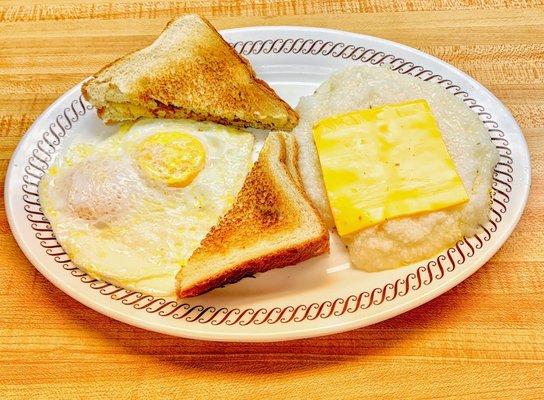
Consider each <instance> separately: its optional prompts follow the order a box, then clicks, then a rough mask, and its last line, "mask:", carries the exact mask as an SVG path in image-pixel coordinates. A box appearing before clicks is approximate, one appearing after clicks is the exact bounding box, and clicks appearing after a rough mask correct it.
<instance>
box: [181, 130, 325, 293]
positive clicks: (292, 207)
mask: <svg viewBox="0 0 544 400" xmlns="http://www.w3.org/2000/svg"><path fill="white" fill-rule="evenodd" d="M282 135H284V134H276V133H272V134H270V135H269V138H268V139H267V142H268V141H269V140H275V141H277V142H278V143H277V145H278V148H276V149H271V147H272V146H267V144H268V143H267V144H265V148H264V149H263V150H262V152H261V155H260V156H259V160H258V161H257V162H256V163H255V165H254V166H253V169H252V170H251V172H250V173H249V175H248V177H247V178H246V181H245V182H244V185H243V187H242V189H241V191H240V193H239V195H238V197H237V199H236V201H235V204H234V206H233V207H232V208H231V209H230V210H229V211H228V212H227V214H226V215H225V216H224V217H223V218H222V219H221V220H220V222H219V223H218V224H217V225H216V226H215V227H214V228H212V229H211V230H210V232H209V233H208V235H207V236H206V237H205V238H204V240H203V241H202V243H201V245H200V247H199V248H198V249H197V250H195V252H194V253H193V255H192V256H191V258H190V259H189V261H188V264H187V266H185V267H182V268H181V270H180V272H179V273H178V275H177V281H178V291H177V294H178V296H179V297H191V296H196V295H199V294H202V293H204V292H207V291H209V290H212V289H214V288H216V287H218V286H221V285H225V284H228V283H234V282H236V281H238V280H240V279H242V278H244V277H246V276H250V275H253V274H255V273H258V272H264V271H268V270H270V269H274V268H282V267H286V266H289V265H293V264H297V263H299V262H302V261H304V260H307V259H309V258H312V257H314V256H317V255H319V254H323V253H325V252H328V251H329V233H328V231H327V229H326V228H325V226H324V225H323V222H322V221H321V219H320V217H319V214H318V213H317V211H316V210H315V208H314V207H313V205H311V203H310V202H309V200H308V199H307V197H306V194H305V193H304V191H303V189H302V187H301V186H300V185H299V184H298V183H297V182H296V181H295V180H294V179H293V177H292V174H293V173H297V172H296V171H294V172H293V171H289V169H288V167H287V165H286V159H287V158H293V159H296V153H295V154H286V144H285V140H284V138H285V136H282ZM287 135H288V134H287ZM290 151H291V152H293V151H296V147H294V148H293V147H290ZM270 158H276V161H277V162H276V163H272V162H270ZM278 164H279V169H281V171H274V170H273V169H274V168H278ZM278 173H280V174H282V177H283V178H284V181H283V182H286V183H284V184H287V185H289V186H290V188H289V190H291V194H292V195H294V196H295V197H296V198H297V201H298V203H296V202H294V201H293V199H292V198H291V197H289V196H288V195H286V193H285V188H284V187H283V186H282V184H281V182H278V181H277V178H275V177H274V176H275V174H278ZM297 174H298V173H297ZM308 220H312V221H311V222H310V224H311V227H310V228H305V229H303V232H300V235H301V236H300V237H298V236H297V237H296V240H291V241H289V240H288V239H286V238H288V236H289V235H290V234H293V233H294V232H295V233H296V232H298V231H299V230H301V229H302V228H301V226H304V224H305V223H308ZM310 230H311V231H310ZM262 238H267V240H269V241H270V242H271V243H273V248H274V250H273V251H265V250H264V249H263V250H262V251H260V252H257V253H258V254H256V255H254V256H252V257H249V256H246V259H243V258H242V259H241V260H239V261H238V260H236V261H233V262H229V261H224V262H226V263H228V264H230V265H228V268H226V269H223V270H222V271H221V272H220V273H217V274H212V275H211V276H206V277H205V278H204V279H200V280H198V281H197V282H193V283H191V284H188V285H185V284H184V274H185V268H195V267H198V266H202V265H206V263H209V262H210V260H219V262H223V260H227V259H228V258H229V257H230V256H231V255H232V254H233V252H244V251H246V250H247V249H250V250H251V249H253V248H255V246H257V245H258V244H259V242H260V241H262Z"/></svg>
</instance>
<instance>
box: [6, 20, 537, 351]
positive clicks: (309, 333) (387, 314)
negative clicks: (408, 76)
mask: <svg viewBox="0 0 544 400" xmlns="http://www.w3.org/2000/svg"><path fill="white" fill-rule="evenodd" d="M254 30H256V31H261V32H262V31H276V32H277V31H278V30H281V31H282V33H286V34H287V33H288V32H287V31H289V32H294V31H296V32H306V33H308V32H311V33H320V32H321V33H325V34H336V35H338V34H339V35H341V36H345V37H350V38H363V39H365V40H369V41H372V42H376V43H377V44H382V43H386V44H388V45H390V46H394V47H400V48H402V49H404V50H407V51H409V52H412V53H413V52H415V53H417V54H419V55H420V56H423V57H425V58H430V59H431V60H432V62H434V63H438V64H440V65H441V66H443V67H445V68H447V69H450V70H454V71H456V72H457V73H458V74H460V75H462V76H463V78H464V79H467V80H468V81H470V82H471V83H472V84H473V85H474V86H476V87H478V88H479V89H480V90H483V91H484V92H485V94H487V95H488V96H490V97H491V98H492V99H493V100H494V101H495V102H496V103H497V104H499V105H500V106H502V108H503V109H504V111H506V117H507V119H509V120H510V121H511V122H513V124H514V128H515V129H517V131H518V133H520V135H519V138H520V141H519V144H521V147H522V149H521V150H522V151H523V152H524V153H525V154H526V156H527V164H528V168H527V169H525V172H524V174H523V175H521V178H523V182H522V184H523V185H522V188H523V192H522V193H520V196H518V197H520V199H521V202H520V203H519V206H518V208H517V209H516V212H515V214H513V218H512V223H511V224H510V225H509V226H508V227H507V228H506V229H505V231H504V232H503V234H502V236H500V237H496V239H495V241H494V243H493V245H492V246H491V247H490V248H489V249H488V250H487V251H486V252H485V253H483V254H480V255H479V257H478V258H473V259H472V263H473V264H474V265H478V266H477V267H471V268H468V269H467V270H464V271H463V272H462V273H460V274H458V275H456V276H454V277H452V278H450V279H449V280H446V281H444V283H443V284H440V285H438V286H436V287H434V288H431V289H430V290H427V291H425V292H421V293H420V295H418V296H417V297H415V298H414V299H411V300H409V301H407V302H401V303H400V304H397V305H395V306H394V307H392V308H388V309H385V310H381V311H380V312H378V313H376V314H373V315H372V316H371V317H365V316H364V315H363V316H361V317H359V318H356V319H355V320H352V321H344V322H339V323H338V324H326V325H325V326H322V327H318V328H310V329H309V328H303V327H300V329H293V330H290V331H288V332H286V331H278V332H270V333H263V334H261V333H255V332H247V333H245V334H240V333H239V332H233V333H229V332H221V331H213V332H211V331H203V330H199V329H197V327H198V325H192V326H191V329H184V328H183V327H182V326H180V327H178V329H176V332H172V328H171V327H167V326H163V325H157V324H155V323H152V322H150V321H148V320H145V319H144V318H140V317H139V316H136V315H135V314H130V315H129V314H127V313H124V312H120V311H118V310H116V309H114V308H111V307H109V305H108V304H107V303H106V302H104V303H97V302H95V300H94V299H92V298H90V297H88V296H86V295H85V294H83V293H79V292H78V291H77V287H75V286H74V285H70V284H67V283H66V282H63V281H62V280H61V279H60V278H59V279H58V278H57V277H56V276H55V274H53V273H49V269H48V268H46V267H45V266H44V265H41V264H42V263H41V262H40V261H39V259H38V258H37V257H35V255H34V252H33V250H32V249H31V248H30V246H29V245H27V243H26V242H25V241H24V240H23V235H22V234H21V232H20V231H19V230H18V227H17V224H16V223H15V220H14V216H15V214H14V213H15V211H14V207H15V203H16V202H15V201H14V199H12V198H13V197H14V195H15V194H14V193H13V194H11V193H10V191H9V188H10V186H11V184H12V183H11V182H12V179H13V176H14V174H13V170H14V169H15V164H14V158H15V157H14V155H15V154H17V153H19V152H20V151H21V149H22V148H23V147H24V146H25V145H26V144H27V143H28V142H29V141H30V140H31V138H30V136H28V135H27V133H28V132H29V131H31V130H33V129H35V127H36V125H37V123H38V121H40V120H42V119H43V118H44V116H48V114H51V113H52V112H53V109H55V108H56V107H57V106H58V104H59V103H62V102H63V101H65V100H66V99H67V98H70V97H72V96H73V95H74V94H75V93H76V92H77V91H78V90H79V85H80V83H79V84H76V85H75V86H73V87H72V88H70V89H69V90H68V91H66V92H65V93H64V94H62V95H61V96H60V97H58V98H57V99H56V100H55V101H54V102H53V103H52V104H51V105H49V107H47V108H46V109H45V110H44V111H43V112H42V113H41V114H40V116H38V117H37V118H36V120H35V121H34V122H33V123H32V125H31V126H30V127H29V128H28V130H27V132H26V133H25V134H24V135H23V136H22V138H21V140H20V142H19V143H18V145H17V147H16V148H15V150H14V152H13V154H12V157H11V159H10V162H9V166H8V169H7V172H6V179H5V184H4V200H5V208H6V214H7V219H8V223H9V226H10V228H11V231H12V233H13V236H14V237H15V239H16V241H17V243H18V245H19V247H20V248H21V250H22V251H23V253H24V254H25V256H26V257H27V258H28V259H29V261H30V262H31V263H32V264H33V266H34V267H35V268H36V269H38V271H40V273H41V274H43V275H44V276H45V277H46V278H47V279H48V280H49V281H50V282H51V283H53V284H54V285H55V286H56V287H57V288H59V289H60V290H61V291H63V292H65V293H66V294H68V295H69V296H71V297H72V298H74V299H75V300H77V301H79V302H80V303H82V304H84V305H85V306H87V307H89V308H91V309H93V310H95V311H98V312H99V313H101V314H104V315H107V316H109V317H112V318H114V319H116V320H119V321H121V322H124V323H128V324H131V325H135V326H138V327H140V328H143V329H148V330H152V331H156V332H161V333H165V334H169V335H177V336H183V337H186V338H194V339H205V340H216V341H217V340H221V341H259V342H262V341H279V340H292V339H298V338H308V337H314V336H322V335H327V334H331V333H340V332H344V331H347V330H351V329H355V328H358V327H362V326H367V325H370V324H374V323H377V322H380V321H383V320H385V319H389V318H392V317H394V316H396V315H399V314H401V313H403V312H406V311H409V310H411V309H413V308H415V307H418V306H420V305H422V304H424V303H426V302H428V301H430V300H431V299H434V298H436V297H437V296H439V295H440V294H443V293H445V292H446V291H448V290H449V289H451V288H453V287H454V286H456V285H458V284H459V283H460V282H462V281H463V280H465V279H466V278H468V277H469V276H470V275H472V274H473V273H474V272H476V271H477V270H478V269H479V268H481V267H482V266H483V265H484V264H485V262H486V261H487V260H489V259H490V258H491V257H492V256H493V255H494V254H495V253H496V252H497V251H498V250H499V249H500V248H501V247H502V245H503V244H504V242H505V241H506V240H507V239H508V238H509V237H510V235H511V234H512V232H513V230H514V229H515V228H516V226H517V224H518V222H519V220H520V218H521V215H522V214H523V212H524V210H525V208H526V204H527V200H528V194H529V191H530V186H531V163H530V153H529V150H528V146H527V142H526V140H525V137H524V135H523V132H522V131H521V129H520V127H519V125H518V124H517V121H516V120H515V119H514V117H513V116H512V114H511V112H510V110H509V109H508V108H507V107H506V106H505V105H504V104H503V103H502V102H501V101H500V100H499V99H498V98H497V97H496V96H495V95H493V94H492V93H491V92H490V91H489V90H488V89H487V88H486V87H485V86H484V85H482V84H481V83H479V82H477V81H476V80H474V79H473V78H472V77H470V76H469V75H468V74H466V73H464V72H462V71H461V70H459V69H458V68H456V67H455V66H453V65H451V64H448V63H446V62H445V61H442V60H440V59H438V58H436V57H434V56H432V55H430V54H427V53H425V52H422V51H420V50H418V49H415V48H412V47H409V46H406V45H404V44H401V43H397V42H393V41H389V40H387V39H381V38H378V37H374V36H368V35H362V34H358V33H353V32H348V31H342V30H336V29H328V28H318V27H305V26H255V27H245V28H233V29H227V30H223V31H220V32H221V33H222V34H228V33H232V34H233V33H247V32H251V31H254ZM286 36H287V35H286ZM368 319H370V320H371V321H370V322H369V321H367V320H368Z"/></svg>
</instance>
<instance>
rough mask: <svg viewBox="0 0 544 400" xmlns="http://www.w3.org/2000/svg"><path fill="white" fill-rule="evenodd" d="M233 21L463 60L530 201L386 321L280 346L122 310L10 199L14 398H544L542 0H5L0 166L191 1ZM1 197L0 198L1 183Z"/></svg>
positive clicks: (1, 317)
mask: <svg viewBox="0 0 544 400" xmlns="http://www.w3.org/2000/svg"><path fill="white" fill-rule="evenodd" d="M187 11H191V12H200V13H202V14H203V15H206V16H208V17H209V18H210V19H211V21H212V22H213V23H214V24H215V25H216V26H217V27H218V28H230V27H239V26H251V25H297V24H298V25H309V26H323V27H330V28H338V29H344V30H348V31H353V32H361V33H366V34H370V35H375V36H379V37H383V38H386V39H391V40H395V41H398V42H401V43H405V44H408V45H410V46H413V47H416V48H419V49H421V50H423V51H426V52H428V53H430V54H433V55H436V56H438V57H440V58H442V59H444V60H446V61H448V62H450V63H452V64H453V65H455V66H457V67H459V68H461V69H462V70H464V71H466V72H467V73H469V74H470V75H472V76H473V77H475V78H476V79H478V80H479V81H481V82H482V83H483V84H484V85H486V86H487V87H488V88H489V89H490V90H491V91H493V92H494V93H495V94H496V95H497V96H498V97H499V98H500V99H501V100H502V101H503V102H504V103H505V104H506V105H507V106H508V107H509V108H510V110H512V112H513V114H514V116H515V117H516V119H517V120H518V122H519V124H520V126H521V128H522V130H523V132H524V134H525V137H526V139H527V142H528V144H529V148H530V151H531V156H532V166H533V177H532V178H533V186H532V190H531V194H530V198H529V203H528V205H527V210H526V212H525V214H524V216H523V218H522V220H521V222H520V224H519V226H518V228H517V229H516V230H515V232H514V233H513V235H512V236H511V238H510V239H509V240H508V242H507V243H506V244H505V246H504V247H503V248H502V249H501V250H500V251H499V253H498V254H497V255H496V256H495V257H493V259H492V260H491V261H490V262H489V263H488V264H487V265H486V266H485V267H483V268H482V269H481V270H480V271H478V272H477V273H476V274H475V275H473V276H472V277H471V278H469V279H468V280H466V281H465V282H463V283H462V284H460V285H459V286H457V287H456V288H454V289H452V290H451V291H449V292H448V293H446V294H444V295H443V296H441V297H439V298H438V299H436V300H434V301H432V302H430V303H428V304H426V305H424V306H422V307H419V308H417V309H415V310H413V311H411V312H409V313H406V314H404V315H401V316H399V317H397V318H394V319H392V320H389V321H386V322H383V323H380V324H377V325H375V326H371V327H367V328H364V329H359V330H356V331H352V332H348V333H343V334H339V335H334V336H330V337H323V338H317V339H312V340H301V341H295V342H287V343H274V344H228V343H208V342H200V341H193V340H183V339H177V338H171V337H167V336H163V335H159V334H155V333H151V332H146V331H143V330H140V329H137V328H132V327H130V326H127V325H124V324H122V323H119V322H116V321H113V320H110V319H108V318H106V317H104V316H102V315H100V314H98V313H96V312H94V311H91V310H89V309H87V308H86V307H84V306H82V305H80V304H79V303H77V302H76V301H74V300H72V299H71V298H70V297H68V296H67V295H65V294H64V293H62V292H61V291H59V290H58V289H56V288H55V287H54V286H53V285H51V284H50V283H49V282H48V281H46V280H45V279H44V278H43V277H42V276H41V275H40V274H39V273H38V272H37V271H36V270H35V269H34V268H33V267H32V265H31V264H30V263H29V262H28V261H27V260H26V258H25V257H24V256H23V254H22V253H21V251H20V250H19V248H18V247H17V245H16V243H15V241H14V239H13V237H12V236H11V233H10V230H9V226H8V223H7V221H6V216H5V211H4V207H3V197H2V198H0V203H2V204H1V207H0V241H1V246H0V267H1V268H0V371H1V373H0V397H1V398H2V399H5V398H13V399H26V398H86V399H87V398H106V397H108V398H111V397H116V398H139V399H148V398H171V397H175V396H177V397H180V398H211V397H218V398H224V399H230V398H300V397H305V398H319V399H320V398H384V399H393V398H401V397H404V398H415V399H436V398H456V399H475V398H477V399H505V398H519V399H521V398H523V399H542V398H544V312H543V311H544V307H543V304H544V227H543V223H542V221H544V6H543V5H542V2H540V1H539V2H536V1H535V2H528V1H527V2H526V1H508V0H504V1H479V2H478V1H463V2H456V1H450V0H442V1H426V0H414V1H410V2H403V1H383V2H371V1H359V2H357V1H352V0H342V1H331V0H328V1H316V0H313V1H304V2H303V1H294V0H280V1H266V0H260V1H256V2H250V1H247V0H227V1H219V0H216V1H210V2H206V1H181V2H145V3H144V2H139V1H123V2H107V1H101V2H94V1H89V0H85V1H79V2H77V4H75V2H74V4H66V3H65V1H63V0H52V1H45V0H29V1H13V0H9V1H1V2H0V178H1V180H2V186H1V188H2V189H0V191H3V180H4V177H5V171H6V168H7V164H8V161H9V158H10V156H11V154H12V152H13V149H14V148H15V146H16V145H17V143H18V141H19V139H20V137H21V135H22V134H24V132H25V131H26V129H27V128H28V127H29V125H30V124H31V123H32V122H33V120H34V119H35V118H36V117H37V116H38V115H39V114H40V113H41V112H42V111H43V110H44V109H45V108H46V107H47V106H48V105H49V104H50V103H51V102H53V101H54V100H55V99H56V98H57V97H58V96H59V95H60V94H62V93H63V92H64V91H65V90H67V89H68V88H70V87H71V86H72V85H74V84H75V83H76V82H78V81H80V80H81V79H82V78H84V77H86V76H88V75H89V74H90V73H92V72H94V71H95V70H96V69H98V68H99V67H100V66H102V65H104V64H105V63H107V62H109V61H111V60H113V59H115V58H116V57H119V56H120V55H122V54H124V53H126V52H128V51H131V50H134V49H137V48H139V47H141V46H143V45H145V44H146V43H149V42H150V41H151V40H152V38H153V37H154V36H155V35H156V34H157V33H158V32H159V31H160V30H161V29H162V27H163V26H164V24H165V23H166V21H167V20H168V19H169V18H171V17H172V16H174V15H177V14H180V13H183V12H187ZM1 194H2V195H3V193H1Z"/></svg>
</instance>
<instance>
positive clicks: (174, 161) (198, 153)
mask: <svg viewBox="0 0 544 400" xmlns="http://www.w3.org/2000/svg"><path fill="white" fill-rule="evenodd" d="M136 160H137V162H138V165H139V166H140V168H141V170H142V171H143V172H144V173H145V174H146V175H147V176H148V177H149V178H151V179H154V180H156V181H159V182H162V183H164V184H166V185H168V186H170V187H185V186H187V185H189V184H190V183H191V182H192V181H193V180H194V179H195V178H196V177H197V175H198V173H199V172H200V171H201V170H202V168H204V163H205V162H206V152H205V150H204V146H203V145H202V143H201V142H200V141H199V140H197V139H196V138H195V137H193V136H191V135H189V134H187V133H183V132H163V133H156V134H154V135H152V136H149V137H148V138H147V139H145V140H144V141H143V142H141V143H140V144H139V145H138V147H137V149H136Z"/></svg>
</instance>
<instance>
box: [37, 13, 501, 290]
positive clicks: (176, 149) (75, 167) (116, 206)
mask: <svg viewBox="0 0 544 400" xmlns="http://www.w3.org/2000/svg"><path fill="white" fill-rule="evenodd" d="M82 93H83V95H84V96H85V98H86V99H87V100H89V101H90V102H91V103H92V104H93V105H94V106H95V107H96V108H97V111H98V115H99V116H100V117H101V118H102V119H103V120H104V121H105V122H107V123H115V122H123V121H129V122H125V123H124V124H123V125H121V126H120V127H119V130H118V132H117V133H115V134H114V135H112V136H110V137H109V138H107V139H105V140H102V141H100V142H97V143H87V144H79V145H75V146H72V147H70V148H69V149H68V151H67V152H66V154H64V155H63V156H61V157H59V159H58V160H57V161H55V163H54V164H53V165H52V167H51V168H49V170H48V171H47V172H46V173H45V175H44V176H43V177H42V179H41V182H40V185H39V194H40V202H41V206H42V209H43V212H44V215H45V216H46V217H47V218H48V220H49V221H50V223H51V227H52V229H53V231H54V233H55V236H56V238H57V240H58V242H59V243H60V245H61V246H62V247H63V249H64V251H65V252H66V253H67V254H68V256H69V257H70V258H71V260H72V261H73V262H74V264H75V265H77V266H78V267H80V268H81V269H83V270H84V271H86V272H87V273H88V274H89V275H91V276H93V277H96V278H98V279H103V280H107V281H109V282H111V283H113V284H117V285H120V286H122V287H124V288H126V289H128V290H137V291H141V292H143V293H146V294H151V295H156V296H171V295H174V294H177V295H178V296H179V297H190V296H196V295H199V294H201V293H204V292H207V291H209V290H211V289H214V288H216V287H219V286H222V285H224V284H228V283H233V282H236V281H238V280H240V279H242V278H244V277H246V276H250V275H253V274H255V273H257V272H264V271H268V270H270V269H273V268H280V267H285V266H289V265H293V264H296V263H299V262H301V261H304V260H307V259H309V258H311V257H314V256H317V255H320V254H322V253H325V252H328V251H329V232H328V230H327V227H329V228H333V227H336V229H337V231H338V233H339V235H340V236H341V238H342V240H344V242H345V243H346V245H347V247H348V250H349V253H350V259H351V261H352V263H353V264H354V265H355V266H356V267H358V268H362V269H365V270H368V271H376V270H381V269H387V268H394V267H399V266H402V265H406V264H410V263H412V262H415V261H419V260H421V259H424V258H427V257H430V256H432V255H434V254H436V253H437V252H439V251H440V250H442V249H444V248H445V247H447V246H449V245H451V244H453V243H454V242H455V241H456V240H458V239H460V238H462V237H463V236H468V235H472V234H473V233H475V232H476V231H477V229H478V227H479V225H480V224H483V223H485V222H486V220H487V217H488V208H489V207H488V206H489V201H490V193H491V179H492V171H493V167H494V165H495V163H496V162H497V152H496V149H495V148H494V147H493V145H492V144H491V142H490V139H489V136H488V134H487V132H486V130H485V128H484V126H483V124H482V123H481V122H480V121H479V120H478V118H477V116H476V115H475V114H474V113H472V112H471V111H470V110H469V109H468V108H467V107H466V106H465V104H463V102H462V101H461V100H460V99H458V98H455V97H454V96H453V95H452V94H451V93H448V92H447V91H446V90H445V89H444V88H442V87H440V86H439V85H436V84H431V83H428V82H424V81H422V80H420V79H417V78H415V77H412V76H407V75H401V74H398V73H397V72H394V71H392V70H390V69H387V68H382V67H376V66H372V67H370V66H358V67H351V68H347V69H345V70H343V71H340V72H338V73H336V74H335V75H334V76H332V77H331V78H330V79H329V80H328V81H326V82H325V83H323V84H322V85H321V86H320V87H319V89H318V90H317V91H316V92H315V93H314V94H313V95H312V96H309V97H306V98H302V99H301V101H300V103H299V105H298V108H297V109H298V111H299V113H300V121H299V117H298V115H297V113H295V112H294V111H293V110H292V109H291V108H290V107H289V105H287V103H285V102H284V101H283V100H281V99H280V98H279V97H278V96H277V95H276V93H275V92H274V91H273V90H272V89H271V88H270V87H269V86H268V85H267V84H266V83H265V82H263V81H261V80H260V79H258V78H257V77H256V75H255V72H254V71H253V69H252V68H251V66H250V65H249V62H248V61H247V60H245V59H244V58H242V57H241V56H239V55H238V54H237V53H236V52H235V51H234V50H233V49H232V48H231V47H230V46H229V45H228V43H226V42H225V41H224V40H223V39H222V37H221V36H220V35H219V33H218V32H217V31H216V30H215V29H214V28H213V27H212V26H211V25H210V23H209V22H207V21H206V20H205V19H203V18H201V17H199V16H197V15H185V16H182V17H179V18H176V19H174V20H173V21H171V22H170V23H169V24H168V26H167V27H166V29H165V30H164V31H163V33H162V34H161V35H160V36H159V38H157V40H155V42H154V43H152V44H151V45H150V46H149V47H147V48H145V49H142V50H140V51H137V52H135V53H132V54H129V55H127V56H125V57H123V58H121V59H119V60H117V61H115V62H114V63H112V64H110V65H109V66H107V67H105V68H104V69H102V70H101V71H100V72H98V73H97V74H96V75H95V76H94V77H93V78H91V79H90V80H88V81H87V82H86V83H85V84H84V85H83V87H82ZM137 119H140V120H139V121H137V122H134V120H137ZM201 121H208V122H201ZM217 123H223V124H227V125H236V126H242V127H253V128H260V129H273V130H291V129H293V128H294V130H293V134H291V133H288V132H271V133H269V134H268V137H267V138H266V140H265V143H264V147H263V149H262V150H261V152H260V154H259V156H258V160H257V162H256V163H255V164H253V166H252V161H251V160H252V154H253V144H254V137H253V134H251V133H249V132H246V131H242V130H240V129H238V128H234V127H227V126H224V125H219V124H217ZM297 123H298V125H297ZM295 126H296V127H295Z"/></svg>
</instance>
